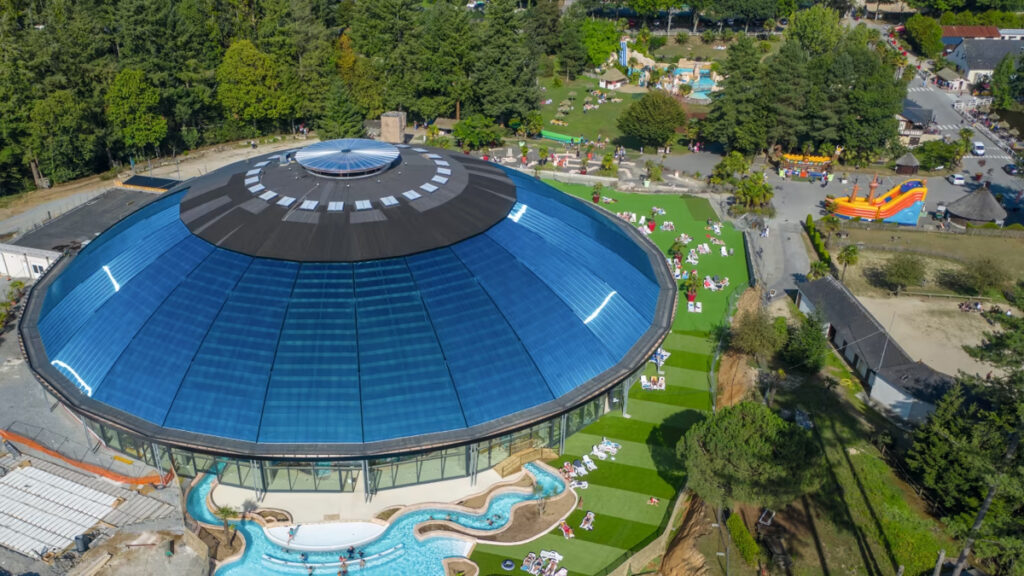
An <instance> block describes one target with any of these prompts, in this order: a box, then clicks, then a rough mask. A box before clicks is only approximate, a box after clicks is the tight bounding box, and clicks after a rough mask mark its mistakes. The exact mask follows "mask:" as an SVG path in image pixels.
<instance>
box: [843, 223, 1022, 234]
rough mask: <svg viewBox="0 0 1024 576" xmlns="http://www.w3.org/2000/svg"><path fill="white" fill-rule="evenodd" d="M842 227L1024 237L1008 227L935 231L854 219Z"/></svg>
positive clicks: (900, 231) (909, 232)
mask: <svg viewBox="0 0 1024 576" xmlns="http://www.w3.org/2000/svg"><path fill="white" fill-rule="evenodd" d="M842 227H843V229H851V230H882V231H887V232H899V233H900V234H904V233H906V234H961V235H966V236H995V237H999V238H1024V230H1011V229H1009V228H958V227H951V228H950V229H948V230H943V231H942V232H937V231H935V230H926V229H922V228H913V227H908V226H901V225H899V224H892V223H889V222H863V221H861V222H858V221H855V220H844V221H843V222H842Z"/></svg>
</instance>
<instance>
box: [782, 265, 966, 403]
mask: <svg viewBox="0 0 1024 576" xmlns="http://www.w3.org/2000/svg"><path fill="white" fill-rule="evenodd" d="M797 290H799V291H800V293H801V294H803V295H804V297H805V298H807V299H808V300H810V301H811V303H813V304H814V307H815V309H817V310H821V311H822V312H823V313H824V314H825V319H826V320H828V322H829V324H831V325H832V327H833V328H835V331H836V335H835V338H834V340H835V342H837V343H839V344H842V342H843V341H844V340H845V341H846V342H847V346H853V347H854V348H855V349H856V351H857V354H858V355H859V356H860V357H861V358H863V359H864V361H865V362H867V364H868V369H869V370H872V371H874V372H876V373H877V374H878V375H879V376H880V377H881V378H882V379H883V380H885V381H886V382H888V383H889V384H890V385H892V386H895V387H898V388H900V389H901V390H903V391H904V392H906V393H907V394H909V395H910V396H912V397H914V398H916V399H918V400H921V401H924V402H929V403H935V402H936V401H937V400H938V399H939V398H941V397H942V395H943V394H945V393H946V391H947V390H948V389H949V386H950V385H951V384H952V383H953V379H952V378H950V377H949V376H947V375H945V374H943V373H941V372H937V371H935V370H933V369H932V368H931V367H929V366H928V365H927V364H924V363H922V362H915V361H914V360H912V359H911V358H910V356H909V355H908V354H907V353H906V351H905V350H903V348H901V347H900V345H899V344H897V343H896V341H895V340H893V339H891V338H889V337H888V336H887V334H886V330H885V328H884V327H883V326H882V325H881V324H879V323H878V321H877V320H875V317H874V316H872V315H871V313H870V312H868V310H867V309H866V308H864V306H863V305H862V304H861V303H860V301H859V300H857V298H856V297H855V296H854V295H853V294H851V293H850V291H849V290H847V289H846V287H845V286H843V285H842V284H840V283H839V281H838V280H836V279H835V278H833V277H831V276H826V277H824V278H821V279H819V280H814V281H813V282H804V283H802V284H799V285H798V286H797Z"/></svg>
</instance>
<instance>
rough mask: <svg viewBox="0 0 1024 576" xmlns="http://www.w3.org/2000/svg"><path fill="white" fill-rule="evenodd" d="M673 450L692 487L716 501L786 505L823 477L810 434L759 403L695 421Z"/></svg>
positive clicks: (725, 503) (817, 452)
mask: <svg viewBox="0 0 1024 576" xmlns="http://www.w3.org/2000/svg"><path fill="white" fill-rule="evenodd" d="M676 454H677V455H678V457H679V458H680V459H681V460H683V461H684V462H685V464H686V471H687V475H688V485H689V486H690V488H692V489H693V490H694V491H696V492H697V494H700V496H701V497H702V498H704V500H706V501H707V502H709V503H711V504H713V505H717V506H725V505H729V504H731V503H733V502H743V503H749V504H756V505H763V506H770V507H775V506H784V505H786V504H788V503H789V502H792V501H793V499H795V498H797V497H799V496H801V495H803V494H806V493H808V492H810V491H812V490H814V489H815V488H816V487H817V486H818V485H819V484H820V481H821V474H820V466H821V452H820V448H819V447H818V445H817V443H815V442H814V440H813V439H812V438H811V435H810V433H808V432H807V431H806V430H803V429H802V428H800V427H798V426H797V425H796V424H793V423H790V422H786V421H785V420H783V419H782V418H779V416H778V415H777V414H775V413H774V412H772V411H771V410H770V409H769V408H768V407H767V406H765V405H764V404H761V403H754V402H742V403H740V404H737V405H736V406H730V407H727V408H723V409H722V410H719V411H718V412H717V413H715V414H714V415H712V416H711V417H709V418H708V419H706V420H704V421H703V422H698V423H697V424H695V425H694V426H693V427H692V428H690V430H689V431H687V433H686V436H684V437H683V438H682V439H681V440H680V441H679V444H678V445H677V446H676Z"/></svg>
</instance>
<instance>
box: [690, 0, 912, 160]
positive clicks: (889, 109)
mask: <svg viewBox="0 0 1024 576" xmlns="http://www.w3.org/2000/svg"><path fill="white" fill-rule="evenodd" d="M898 57H899V55H898V54H897V53H896V51H894V50H890V49H889V48H887V47H886V46H885V43H884V42H882V41H881V40H880V39H879V38H878V32H877V31H873V30H869V29H867V28H865V27H863V26H858V27H856V28H852V29H845V28H843V27H842V26H840V24H839V15H838V14H837V13H836V12H835V11H834V10H831V9H829V8H825V7H822V6H820V5H817V6H814V7H812V8H811V9H809V10H804V11H802V12H799V13H797V14H796V15H795V16H794V18H793V22H792V24H791V25H790V27H789V30H788V31H787V35H786V41H785V44H784V45H783V46H782V48H781V50H780V51H779V52H778V53H776V54H774V55H772V56H770V57H768V58H767V59H766V60H764V61H763V62H762V61H761V55H760V54H759V53H758V51H757V49H756V46H755V45H754V42H753V41H751V40H749V39H748V38H746V37H744V38H741V39H740V41H738V42H736V43H735V44H734V45H732V46H731V47H730V48H729V55H728V57H727V58H726V59H725V61H723V62H722V64H721V71H722V73H723V74H724V75H726V79H725V81H724V82H723V84H722V87H723V90H722V91H721V92H718V93H716V94H715V96H714V97H713V98H714V100H713V103H712V108H711V112H710V114H709V115H708V118H707V124H706V126H705V127H704V129H703V130H702V137H705V138H707V139H709V140H713V141H717V142H721V143H722V144H724V145H725V146H726V147H728V148H729V149H731V150H738V151H740V152H742V153H744V154H753V153H756V152H758V151H761V150H765V149H770V148H772V147H774V146H775V145H780V146H781V147H782V148H783V150H786V151H790V150H801V151H805V152H814V153H821V154H825V155H831V154H832V152H833V151H834V150H835V147H836V146H842V147H843V148H844V149H845V152H844V153H843V158H844V159H845V161H846V162H848V163H850V162H858V161H861V162H866V161H868V160H870V159H872V158H874V157H875V156H876V155H878V154H879V153H881V152H884V151H885V149H886V147H887V146H888V145H889V144H890V143H892V142H895V141H896V140H897V139H896V136H897V128H898V126H897V123H896V119H895V114H897V113H899V112H900V110H902V106H903V99H904V98H905V97H906V92H907V91H906V80H901V79H899V78H898V77H897V70H898V67H899V64H900V62H899V61H898ZM908 76H909V75H908Z"/></svg>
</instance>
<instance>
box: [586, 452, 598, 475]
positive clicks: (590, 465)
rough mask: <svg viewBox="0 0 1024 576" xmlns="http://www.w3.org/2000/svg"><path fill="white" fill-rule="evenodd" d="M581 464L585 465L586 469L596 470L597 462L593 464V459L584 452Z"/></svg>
mask: <svg viewBox="0 0 1024 576" xmlns="http://www.w3.org/2000/svg"><path fill="white" fill-rule="evenodd" d="M583 465H584V466H586V467H587V470H591V471H593V470H597V464H594V461H593V460H591V459H590V456H587V455H586V454H584V455H583Z"/></svg>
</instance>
